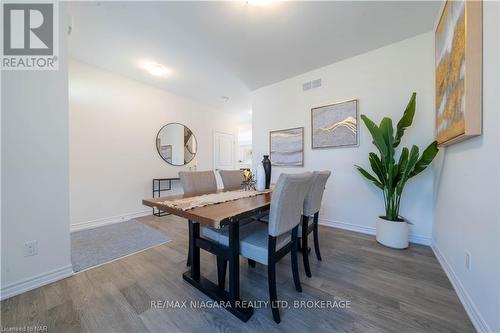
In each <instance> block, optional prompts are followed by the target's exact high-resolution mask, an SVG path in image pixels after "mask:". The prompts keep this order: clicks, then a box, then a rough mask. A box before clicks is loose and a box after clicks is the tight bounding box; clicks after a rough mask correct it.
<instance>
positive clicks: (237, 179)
mask: <svg viewBox="0 0 500 333" xmlns="http://www.w3.org/2000/svg"><path fill="white" fill-rule="evenodd" d="M219 174H220V177H221V178H222V184H223V185H224V189H225V190H239V189H242V188H243V180H244V179H243V170H220V171H219Z"/></svg>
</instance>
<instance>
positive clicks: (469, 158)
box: [433, 2, 500, 332]
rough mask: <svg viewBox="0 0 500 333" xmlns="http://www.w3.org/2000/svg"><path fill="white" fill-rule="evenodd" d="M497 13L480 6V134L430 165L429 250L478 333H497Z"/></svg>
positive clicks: (499, 312) (499, 55) (499, 285)
mask: <svg viewBox="0 0 500 333" xmlns="http://www.w3.org/2000/svg"><path fill="white" fill-rule="evenodd" d="M499 10H500V9H499V5H498V2H484V11H483V13H484V14H483V15H484V17H483V26H484V31H483V134H482V135H481V136H480V137H476V138H473V139H470V140H467V141H464V142H460V143H457V144H454V145H451V146H449V147H447V148H446V149H445V150H444V151H442V152H441V154H440V156H439V159H438V161H437V163H436V164H435V165H434V167H435V168H434V169H435V213H434V233H433V238H434V239H433V243H434V244H433V247H434V249H435V252H436V254H437V255H438V258H439V259H440V261H441V263H442V265H443V267H444V268H445V269H446V270H447V273H448V274H449V277H450V280H452V282H453V283H454V286H455V289H456V290H457V292H458V294H459V296H460V297H461V299H462V303H464V305H465V307H466V310H467V311H468V312H469V315H470V317H471V319H472V320H473V322H474V324H475V326H476V329H478V330H479V331H491V332H500V322H499V320H500V240H499V239H500V227H499V223H500V222H499V206H500V193H499V191H500V190H499V184H500V162H499V155H500V117H499V110H500V103H499V95H500V86H499V81H500V67H499V59H500V50H499V47H500V45H499V38H500V25H499V22H498V21H499ZM466 252H469V253H470V255H471V258H472V260H471V263H472V266H471V270H470V271H469V270H467V269H466V267H465V253H466Z"/></svg>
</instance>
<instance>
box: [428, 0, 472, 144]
mask: <svg viewBox="0 0 500 333" xmlns="http://www.w3.org/2000/svg"><path fill="white" fill-rule="evenodd" d="M480 9H481V4H480V2H477V1H476V2H475V4H474V3H472V2H469V1H447V2H446V5H445V7H444V9H443V13H442V15H441V19H440V21H439V24H438V27H437V29H436V49H435V52H436V136H437V141H438V143H439V144H448V143H453V142H456V141H459V140H462V139H464V138H467V137H469V136H473V135H479V134H480V133H481V95H480V89H481V88H480V86H481V82H480V77H481V61H480V56H481V48H480V46H481V45H480V44H481V28H477V26H476V27H471V24H475V25H477V24H479V26H480V24H481V14H480ZM470 21H474V22H470ZM478 21H479V22H478ZM478 44H479V45H478ZM478 46H479V48H478ZM474 85H475V86H474Z"/></svg>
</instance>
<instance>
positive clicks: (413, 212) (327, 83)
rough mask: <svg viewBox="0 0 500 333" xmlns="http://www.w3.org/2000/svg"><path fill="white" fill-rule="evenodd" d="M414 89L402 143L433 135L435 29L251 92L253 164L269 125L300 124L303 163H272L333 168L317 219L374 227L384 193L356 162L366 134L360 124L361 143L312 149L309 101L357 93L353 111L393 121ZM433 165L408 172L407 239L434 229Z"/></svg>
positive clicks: (265, 144)
mask: <svg viewBox="0 0 500 333" xmlns="http://www.w3.org/2000/svg"><path fill="white" fill-rule="evenodd" d="M317 78H321V79H322V82H323V85H322V87H320V88H317V89H313V90H309V91H306V92H302V83H303V82H307V81H311V80H312V79H317ZM413 91H415V92H417V111H416V115H415V119H414V124H413V128H410V129H409V130H407V132H406V134H405V137H404V138H403V142H402V145H411V144H417V145H419V146H420V147H421V148H425V146H426V145H428V144H429V143H431V142H432V141H433V139H434V134H433V131H434V35H433V33H426V34H423V35H419V36H416V37H414V38H411V39H407V40H404V41H402V42H398V43H395V44H392V45H389V46H386V47H383V48H380V49H377V50H374V51H371V52H368V53H365V54H362V55H359V56H356V57H353V58H350V59H347V60H344V61H341V62H338V63H335V64H332V65H329V66H326V67H323V68H320V69H317V70H314V71H311V72H308V73H305V74H302V75H300V76H297V77H294V78H291V79H288V80H285V81H282V82H279V83H276V84H273V85H271V86H268V87H264V88H261V89H259V90H256V91H255V92H253V93H252V110H253V149H254V155H253V156H254V157H253V162H254V167H255V165H256V162H257V161H260V160H262V155H263V154H265V153H268V150H269V131H270V130H277V129H285V128H291V127H298V126H304V127H305V166H304V167H303V168H278V167H273V172H272V174H273V180H276V179H277V176H278V175H279V173H280V172H302V171H306V170H323V169H328V170H332V171H333V175H332V177H331V179H330V180H329V183H328V184H327V190H326V192H325V197H324V200H323V211H322V213H321V215H320V218H321V222H322V223H327V224H333V225H336V226H341V227H344V228H351V229H354V230H358V231H364V232H374V227H375V222H376V217H377V216H379V215H381V214H383V213H384V205H383V198H382V193H381V192H380V191H379V190H378V189H377V188H375V186H373V185H372V184H371V183H369V182H367V181H366V180H365V179H364V178H363V177H362V176H361V175H360V174H359V173H358V171H357V170H356V169H355V168H354V164H360V165H362V166H366V167H368V168H369V163H368V153H369V152H370V151H374V150H375V147H374V146H373V145H372V143H371V137H370V135H369V133H368V131H367V130H366V128H365V127H364V124H361V123H360V125H359V128H360V138H359V142H360V145H359V147H352V148H331V149H315V150H312V149H311V126H310V124H311V118H310V117H311V108H312V107H317V106H321V105H326V104H331V103H335V102H339V101H343V100H348V99H353V98H357V99H359V112H360V114H366V115H368V116H369V117H370V118H371V119H373V120H374V121H376V122H379V121H380V120H381V119H382V117H384V116H389V117H391V118H392V119H393V121H394V122H395V123H396V122H397V121H398V120H399V118H400V117H401V115H402V113H403V111H404V108H405V107H406V104H407V103H408V100H409V98H410V96H411V93H412V92H413ZM432 191H433V178H432V170H430V171H429V170H427V171H425V172H424V173H423V174H422V175H420V176H419V177H418V178H415V179H412V180H411V181H410V182H409V184H408V186H407V188H406V189H405V194H404V197H403V201H402V206H401V214H402V215H403V216H405V217H406V218H408V219H409V220H410V221H411V222H413V223H414V226H413V227H412V228H411V234H412V240H414V241H418V242H423V243H430V239H431V232H432V207H433V203H432Z"/></svg>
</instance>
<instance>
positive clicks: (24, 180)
mask: <svg viewBox="0 0 500 333" xmlns="http://www.w3.org/2000/svg"><path fill="white" fill-rule="evenodd" d="M59 11H60V13H61V15H60V16H61V21H60V24H59V27H60V33H59V35H60V36H59V37H60V42H59V43H60V44H59V50H60V54H59V70H58V71H2V79H1V80H2V244H1V247H2V254H1V257H2V265H1V266H2V267H1V270H2V273H1V276H2V281H1V298H6V297H9V296H12V295H14V294H18V293H20V292H23V291H26V290H29V289H33V288H35V287H37V286H39V285H42V284H46V283H48V282H51V281H54V280H57V279H60V278H62V277H65V276H68V275H70V274H72V272H73V271H72V269H71V262H70V242H69V163H68V161H69V148H68V142H69V139H68V81H67V76H68V71H67V58H66V53H65V51H66V46H67V40H66V33H65V32H66V24H65V23H66V19H65V16H64V15H63V13H65V5H64V4H62V3H61V4H60V7H59ZM32 240H36V241H38V255H35V256H31V257H24V256H23V246H24V243H25V242H26V241H32Z"/></svg>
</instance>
